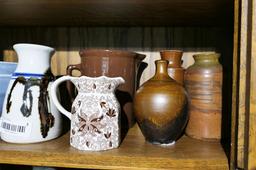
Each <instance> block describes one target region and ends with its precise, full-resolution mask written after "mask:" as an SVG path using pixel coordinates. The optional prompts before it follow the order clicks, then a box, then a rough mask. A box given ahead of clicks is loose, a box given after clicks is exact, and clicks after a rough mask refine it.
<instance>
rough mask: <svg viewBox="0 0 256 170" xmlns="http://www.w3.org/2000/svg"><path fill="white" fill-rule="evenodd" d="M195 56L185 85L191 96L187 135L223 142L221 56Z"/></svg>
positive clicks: (187, 71) (213, 54)
mask: <svg viewBox="0 0 256 170" xmlns="http://www.w3.org/2000/svg"><path fill="white" fill-rule="evenodd" d="M193 57H194V60H195V63H194V64H193V65H192V66H190V67H189V68H188V69H187V70H186V73H185V86H186V89H187V91H188V94H189V97H190V102H189V114H190V118H189V122H188V125H187V128H186V134H187V135H188V136H190V137H193V138H197V139H202V140H219V139H220V137H221V111H222V66H221V65H220V63H219V61H218V59H219V57H220V54H216V53H212V54H197V55H194V56H193Z"/></svg>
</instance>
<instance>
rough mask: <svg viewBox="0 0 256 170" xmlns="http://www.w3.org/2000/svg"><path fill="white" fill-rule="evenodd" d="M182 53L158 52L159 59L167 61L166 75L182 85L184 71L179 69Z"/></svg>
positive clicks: (176, 51) (175, 51)
mask: <svg viewBox="0 0 256 170" xmlns="http://www.w3.org/2000/svg"><path fill="white" fill-rule="evenodd" d="M182 54H183V52H182V51H180V50H164V51H160V55H161V59H163V60H168V61H169V65H168V74H169V76H170V77H171V78H173V79H174V80H175V81H177V82H178V83H180V84H181V85H183V84H184V69H183V68H182V67H181V64H182V61H181V57H182Z"/></svg>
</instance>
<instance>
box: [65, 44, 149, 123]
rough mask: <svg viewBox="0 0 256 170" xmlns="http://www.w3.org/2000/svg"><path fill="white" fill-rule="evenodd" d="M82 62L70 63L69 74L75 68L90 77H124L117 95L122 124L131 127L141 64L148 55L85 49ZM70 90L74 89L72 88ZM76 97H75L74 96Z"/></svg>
mask: <svg viewBox="0 0 256 170" xmlns="http://www.w3.org/2000/svg"><path fill="white" fill-rule="evenodd" d="M79 55H80V57H81V63H80V64H77V65H69V66H68V68H67V74H68V75H70V76H72V72H73V70H78V71H80V72H81V75H84V76H89V77H98V76H108V77H122V78H123V79H124V80H125V83H124V84H123V85H122V86H120V87H119V88H118V89H117V90H116V92H115V95H116V97H117V99H118V102H119V103H120V105H121V117H122V125H124V126H125V127H126V126H127V127H131V126H132V125H133V124H134V123H135V118H134V114H133V110H132V107H133V96H134V93H135V91H136V87H137V86H138V84H139V77H137V75H138V72H139V71H140V70H139V68H140V67H139V66H140V64H141V63H142V60H143V59H144V58H145V57H146V56H145V55H143V54H139V53H135V52H130V51H125V50H107V49H85V50H81V51H80V52H79ZM70 85H71V83H69V88H68V89H69V91H70V94H71V91H73V90H74V88H70ZM73 98H74V97H73Z"/></svg>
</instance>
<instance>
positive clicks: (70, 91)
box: [66, 64, 81, 103]
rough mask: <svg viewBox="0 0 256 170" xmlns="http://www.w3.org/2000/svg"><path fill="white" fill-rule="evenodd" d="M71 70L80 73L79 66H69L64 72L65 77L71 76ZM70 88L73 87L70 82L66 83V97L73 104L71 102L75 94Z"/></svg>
mask: <svg viewBox="0 0 256 170" xmlns="http://www.w3.org/2000/svg"><path fill="white" fill-rule="evenodd" d="M73 70H78V71H80V72H81V64H74V65H69V66H68V67H67V70H66V72H67V75H69V76H72V72H73ZM72 87H73V84H72V83H71V82H70V81H68V82H67V90H68V95H69V97H70V98H71V102H72V103H73V101H74V100H75V94H74V92H73V91H72V89H73V88H72Z"/></svg>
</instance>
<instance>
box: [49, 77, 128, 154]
mask: <svg viewBox="0 0 256 170" xmlns="http://www.w3.org/2000/svg"><path fill="white" fill-rule="evenodd" d="M67 80H70V81H72V83H73V84H74V85H75V86H76V88H77V89H78V95H77V97H76V98H75V100H74V102H73V104H72V108H71V112H68V111H67V110H65V109H64V108H63V107H62V106H61V104H60V103H59V101H58V99H57V95H56V91H57V87H58V85H59V84H60V83H61V82H63V81H67ZM122 83H124V79H123V78H121V77H115V78H110V77H106V76H101V77H95V78H93V77H87V76H82V77H72V76H63V77H61V78H59V79H58V80H56V81H55V82H54V83H53V85H52V87H51V95H52V98H53V102H54V104H55V105H56V107H57V108H58V109H59V110H60V111H61V112H62V113H63V114H64V115H66V116H67V117H68V118H69V119H71V130H70V144H71V146H73V147H75V148H77V149H79V150H89V151H100V150H108V149H113V148H117V147H118V146H119V144H120V105H119V103H118V100H117V99H116V97H115V93H114V92H115V89H116V88H117V87H118V86H119V85H120V84H122Z"/></svg>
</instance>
